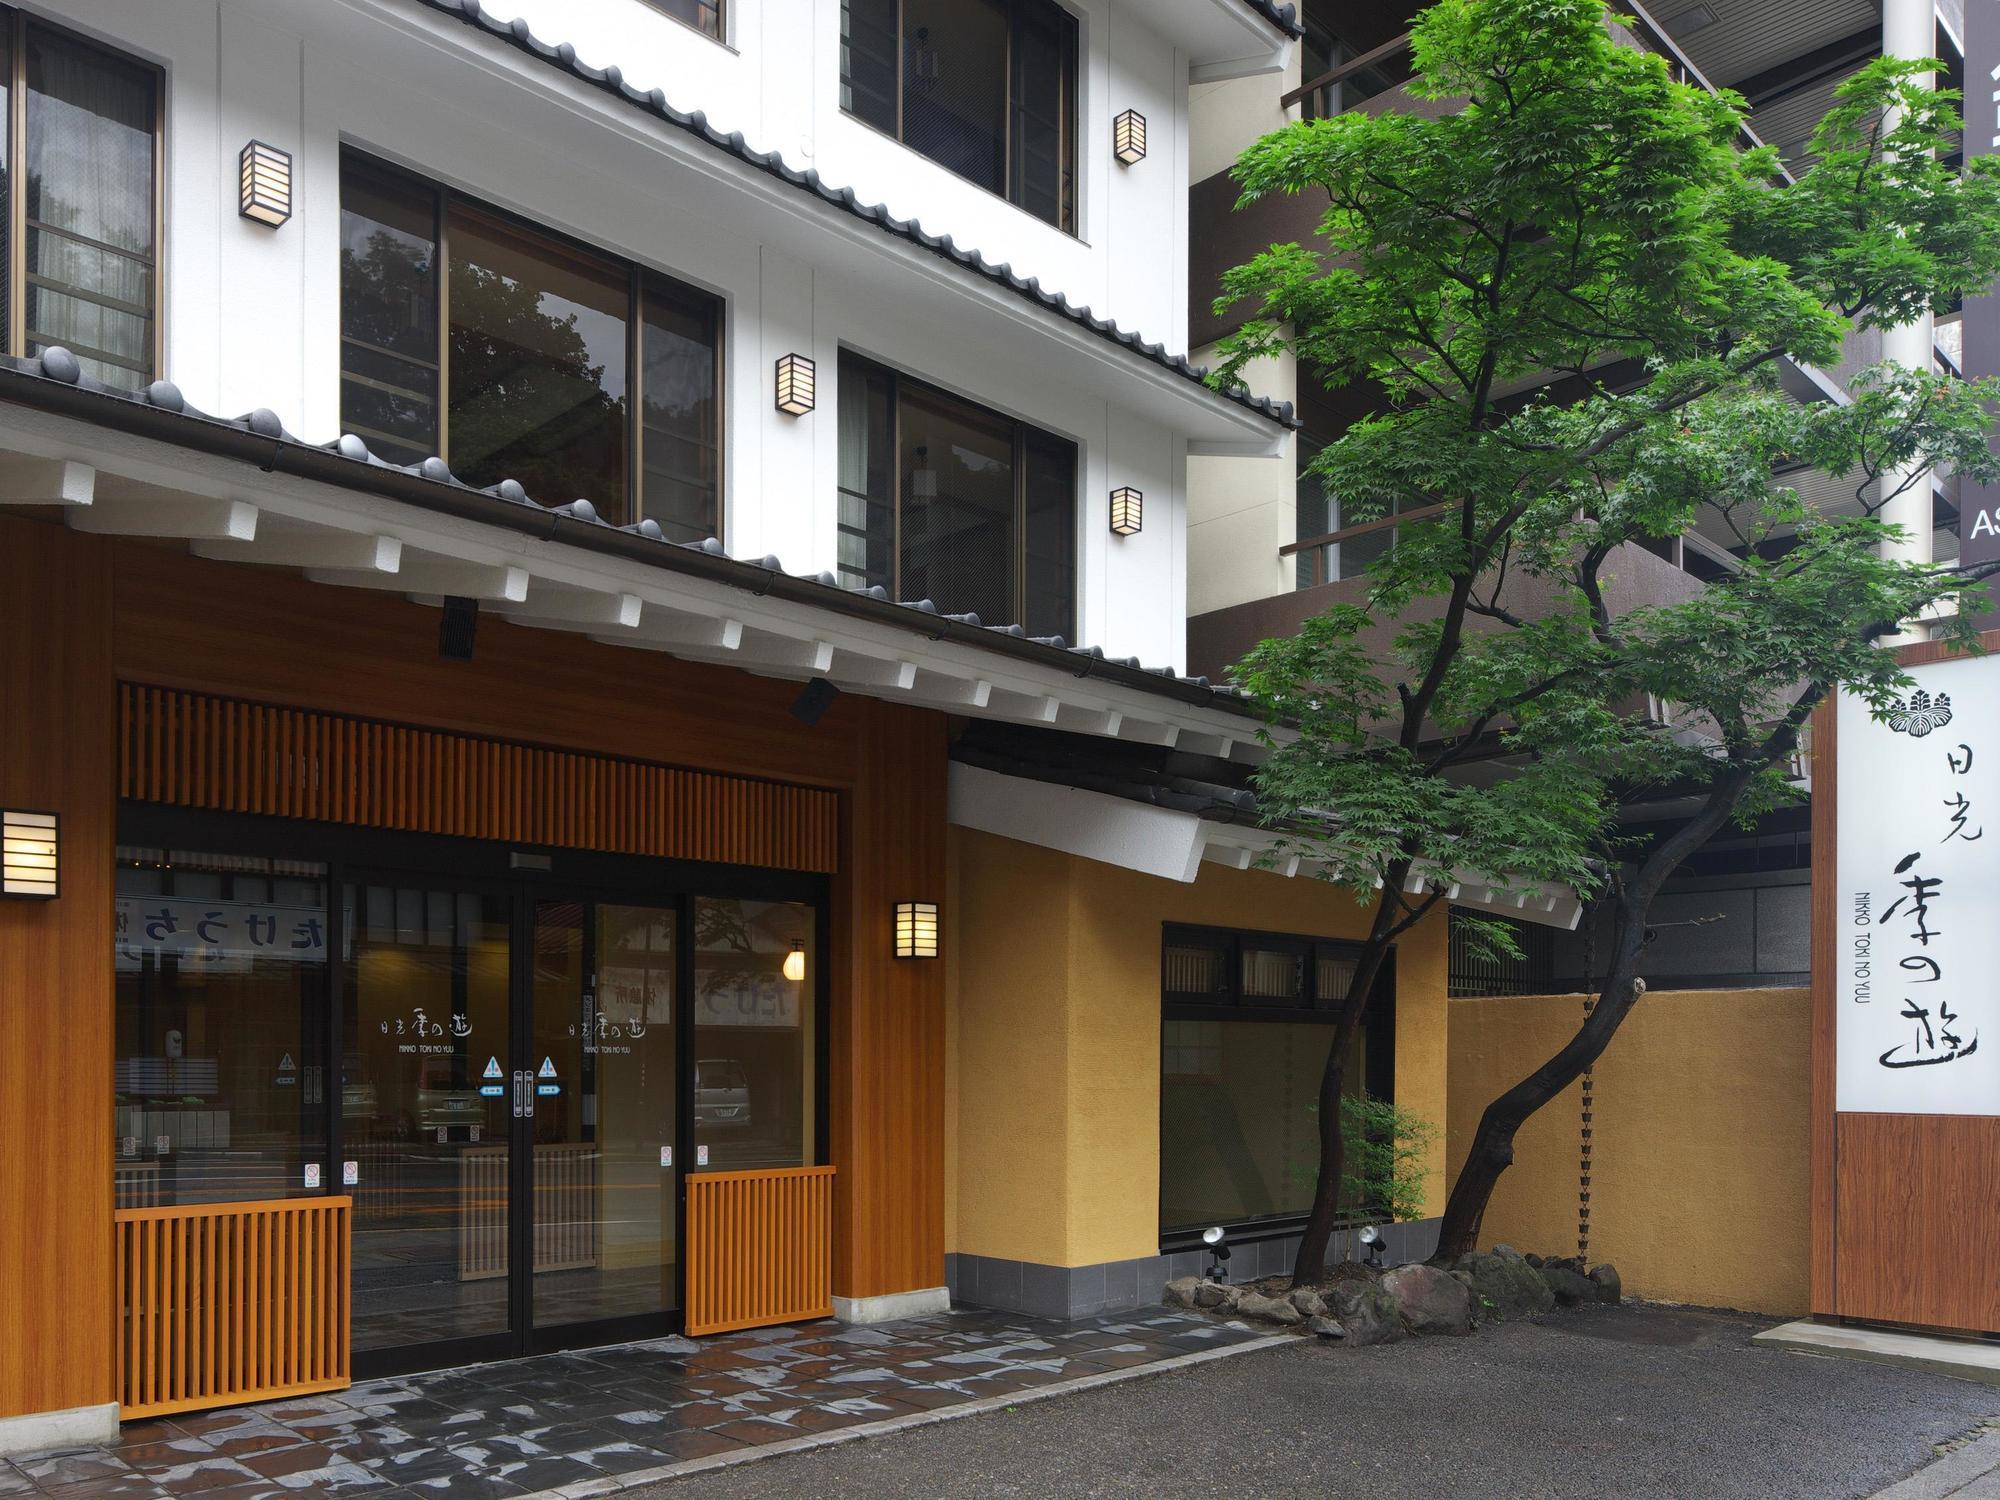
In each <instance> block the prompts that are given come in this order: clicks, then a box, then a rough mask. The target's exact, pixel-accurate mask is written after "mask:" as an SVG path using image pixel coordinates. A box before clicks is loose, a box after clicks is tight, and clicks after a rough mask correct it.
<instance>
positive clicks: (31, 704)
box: [0, 517, 113, 1416]
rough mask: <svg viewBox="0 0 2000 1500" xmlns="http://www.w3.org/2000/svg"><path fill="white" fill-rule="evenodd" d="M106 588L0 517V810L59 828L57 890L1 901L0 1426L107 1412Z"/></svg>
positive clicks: (93, 574)
mask: <svg viewBox="0 0 2000 1500" xmlns="http://www.w3.org/2000/svg"><path fill="white" fill-rule="evenodd" d="M110 577H111V575H110V560H109V557H108V556H107V548H106V545H105V544H104V543H103V542H101V541H99V540H98V539H96V538H91V537H83V536H77V535H75V534H72V533H70V532H67V531H65V530H63V529H62V528H61V527H56V526H49V525H46V524H43V523H38V522H31V521H23V520H20V519H17V518H12V517H0V805H5V806H19V807H31V808H52V809H54V810H55V811H56V812H58V813H60V814H61V816H62V824H61V838H62V843H61V860H62V894H61V895H60V896H58V897H57V898H56V899H55V900H53V901H0V1416H10V1415H13V1414H15V1413H19V1412H36V1411H56V1410H64V1409H67V1408H70V1407H77V1406H93V1405H99V1404H102V1403H104V1402H107V1401H110V1400H112V1399H113V1392H112V1383H111V1376H112V1325H111V1318H112V1312H111V1309H112V1264H111V1198H112V1140H111V1073H112V1068H111V1047H112V1029H111V1025H112V1007H111V982H112V979H111V900H112V896H111V878H112V875H111V870H112V808H113V799H112V765H113V743H112V722H113V719H112V708H113V686H112V674H111V604H110V592H109V591H110Z"/></svg>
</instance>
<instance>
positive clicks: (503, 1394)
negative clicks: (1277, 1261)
mask: <svg viewBox="0 0 2000 1500" xmlns="http://www.w3.org/2000/svg"><path fill="white" fill-rule="evenodd" d="M1259 1340H1260V1335H1258V1334H1256V1333H1252V1332H1250V1331H1249V1330H1247V1329H1242V1328H1235V1327H1229V1326H1225V1325H1222V1324H1217V1323H1213V1322H1210V1321H1208V1320H1206V1319H1198V1318H1194V1317H1190V1316H1187V1315H1184V1314H1180V1313H1173V1312H1168V1311H1165V1310H1164V1309H1160V1308H1149V1309H1143V1310H1140V1311H1136V1312H1126V1313H1107V1314H1103V1315H1100V1316H1097V1317H1093V1318H1082V1319H1077V1320H1075V1321H1071V1322H1053V1321H1049V1320H1044V1319H1037V1318H1029V1317H1024V1316H1022V1315H1020V1314H1016V1313H997V1312H987V1311H983V1310H981V1309H976V1308H974V1309H965V1310H958V1311H953V1312H949V1313H943V1314H939V1315H937V1316H935V1317H928V1318H913V1319H910V1320H908V1321H905V1322H900V1323H893V1324H884V1325H881V1326H878V1327H872V1328H848V1327H845V1326H843V1325H841V1324H839V1323H831V1322H822V1323H812V1324H805V1325H799V1326H794V1327H787V1328H765V1329H756V1330H752V1331H750V1332H747V1333H740V1334H732V1335H727V1336H724V1337H721V1338H711V1339H704V1340H702V1341H700V1342H699V1343H696V1342H693V1341H691V1340H688V1339H681V1338H669V1339H654V1340H649V1341H646V1342H643V1343H636V1344H621V1345H618V1346H616V1347H614V1348H607V1349H591V1350H582V1351H577V1352H572V1353H567V1354H552V1355H544V1356H541V1357H539V1358H534V1359H524V1360H516V1361H511V1362H509V1363H505V1364H490V1365H474V1366H469V1367H467V1368H464V1369H457V1370H443V1371H438V1372H435V1373H432V1374H426V1375H412V1376H400V1377H397V1378H394V1379H387V1380H373V1381H366V1382H363V1383H361V1384H359V1385H355V1386H352V1387H350V1388H349V1389H347V1390H344V1391H340V1392H337V1393H335V1394H333V1395H329V1396H313V1397H307V1398H302V1399H297V1400H291V1401H277V1402H270V1403H266V1404H264V1405H260V1406H244V1407H236V1408H231V1409H227V1410H222V1411H213V1412H199V1413H191V1414H188V1415H185V1416H177V1417H173V1418H171V1419H166V1420H159V1421H149V1422H135V1423H131V1424H129V1425H128V1426H127V1427H126V1428H125V1429H124V1431H123V1432H122V1433H121V1434H120V1437H119V1441H118V1442H117V1444H115V1445H114V1446H111V1447H106V1448H90V1449H82V1450H68V1451H64V1452H59V1453H50V1454H43V1455H32V1456H25V1457H17V1458H15V1459H13V1460H12V1461H0V1496H7V1497H11V1496H17V1495H18V1496H30V1495H50V1496H62V1497H65V1500H109V1497H114V1496H116V1497H121V1500H122V1497H146V1500H158V1497H165V1496H201V1497H202V1500H249V1497H253V1496H289V1495H296V1494H299V1493H310V1494H347V1493H350V1492H353V1493H365V1494H367V1495H369V1496H371V1497H382V1500H388V1497H403V1496H440V1495H442V1496H520V1495H528V1494H535V1493H539V1492H544V1491H548V1490H553V1489H557V1488H561V1487H568V1486H585V1485H591V1484H592V1482H595V1484H594V1485H592V1487H593V1488H594V1489H596V1490H597V1491H599V1492H609V1491H610V1490H611V1489H612V1488H614V1487H615V1484H614V1483H613V1481H616V1480H617V1479H619V1478H620V1477H621V1476H637V1475H640V1474H642V1473H648V1472H649V1471H657V1470H659V1469H661V1468H662V1467H663V1466H665V1465H669V1464H673V1463H675V1462H677V1461H684V1460H689V1459H697V1458H705V1457H708V1456H710V1455H714V1454H721V1453H729V1452H736V1451H741V1450H744V1449H748V1448H754V1447H758V1446H763V1445H769V1444H775V1443H782V1442H787V1441H790V1440H792V1439H797V1438H800V1437H804V1436H808V1435H812V1434H817V1433H825V1432H830V1431H833V1430H835V1429H838V1428H842V1427H851V1426H859V1425H861V1424H864V1423H873V1422H881V1421H885V1420H890V1419H893V1418H896V1417H902V1416H911V1415H914V1414H918V1413H923V1412H928V1411H934V1410H936V1409H938V1408H940V1407H949V1406H954V1405H961V1404H968V1403H971V1402H975V1401H981V1400H984V1399H985V1398H989V1397H994V1396H1005V1395H1009V1394H1013V1393H1017V1392H1023V1391H1029V1390H1032V1389H1035V1388H1038V1387H1042V1386H1047V1385H1053V1384H1057V1383H1060V1382H1064V1381H1071V1380H1076V1379H1078V1378H1080V1377H1084V1376H1090V1375H1098V1374H1103V1373H1105V1372H1109V1371H1117V1370H1130V1369H1134V1368H1137V1367H1140V1366H1144V1365H1149V1364H1156V1363H1159V1362H1160V1361H1162V1360H1167V1359H1172V1358H1175V1357H1177V1356H1181V1355H1187V1354H1192V1353H1200V1352H1203V1351H1206V1350H1211V1349H1221V1348H1226V1347H1228V1346H1230V1345H1232V1344H1239V1343H1249V1342H1255V1341H1259Z"/></svg>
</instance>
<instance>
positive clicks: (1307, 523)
mask: <svg viewBox="0 0 2000 1500" xmlns="http://www.w3.org/2000/svg"><path fill="white" fill-rule="evenodd" d="M1319 446H1320V445H1318V444H1308V443H1307V442H1306V440H1305V439H1304V438H1301V439H1300V440H1299V473H1298V480H1297V484H1296V487H1295V489H1294V491H1293V494H1294V496H1295V500H1296V506H1295V511H1294V514H1295V516H1296V521H1295V524H1294V526H1293V530H1292V540H1293V541H1297V542H1303V541H1305V540H1306V539H1307V538H1309V537H1316V536H1325V535H1326V534H1327V533H1328V532H1329V531H1331V530H1333V518H1334V514H1335V512H1334V507H1333V501H1332V498H1331V497H1330V496H1329V495H1328V494H1327V492H1326V486H1325V485H1324V484H1323V483H1321V481H1320V478H1319V476H1318V475H1317V474H1314V473H1313V472H1312V471H1311V470H1310V469H1308V468H1307V467H1306V466H1307V465H1308V464H1310V463H1311V462H1312V460H1313V459H1314V458H1315V457H1316V456H1317V455H1318V453H1319ZM1292 561H1293V564H1294V565H1295V567H1296V568H1297V578H1296V583H1297V586H1298V587H1299V588H1302V589H1305V588H1311V587H1312V586H1313V585H1314V584H1318V583H1331V582H1332V581H1333V580H1334V577H1335V576H1336V574H1335V571H1334V570H1335V567H1336V563H1337V553H1336V552H1335V550H1334V548H1332V547H1315V548H1313V549H1311V550H1310V551H1306V552H1300V553H1296V554H1294V556H1293V558H1292Z"/></svg>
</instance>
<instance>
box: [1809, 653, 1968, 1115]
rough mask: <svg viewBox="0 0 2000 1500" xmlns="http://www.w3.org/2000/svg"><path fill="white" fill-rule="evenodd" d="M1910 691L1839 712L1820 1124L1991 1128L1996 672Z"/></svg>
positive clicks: (1856, 702)
mask: <svg viewBox="0 0 2000 1500" xmlns="http://www.w3.org/2000/svg"><path fill="white" fill-rule="evenodd" d="M1910 675H1911V676H1912V677H1913V678H1914V679H1915V686H1914V687H1913V688H1912V689H1911V690H1910V691H1909V692H1907V693H1906V694H1904V695H1903V697H1901V698H1900V699H1899V700H1898V701H1897V703H1896V706H1895V709H1894V711H1893V712H1891V713H1890V714H1889V715H1888V716H1887V717H1886V718H1883V719H1877V718H1875V717H1874V716H1873V715H1872V714H1871V713H1870V712H1869V710H1868V708H1867V705H1865V704H1864V703H1862V702H1861V700H1860V699H1858V698H1855V697H1853V696H1852V695H1850V694H1847V693H1842V694H1841V695H1840V699H1839V705H1838V710H1837V712H1838V715H1839V719H1838V730H1837V735H1836V739H1837V743H1838V752H1839V757H1840V772H1839V776H1838V777H1837V779H1836V785H1837V787H1838V804H1839V805H1838V812H1839V824H1838V826H1839V847H1838V849H1837V850H1836V851H1835V881H1836V888H1835V892H1834V903H1833V910H1834V918H1833V919H1834V942H1833V949H1832V951H1833V955H1834V976H1833V978H1834V1001H1835V1016H1836V1023H1835V1028H1834V1049H1835V1058H1836V1062H1837V1066H1836V1076H1835V1101H1834V1108H1835V1109H1836V1110H1840V1111H1847V1112H1858V1113H1869V1114H1917V1115H2000V987H1996V986H1995V984H1994V976H1995V975H2000V913H1996V911H1995V897H1996V895H2000V657H1994V656H1987V657H1973V658H1959V659H1957V660H1953V661H1943V662H1933V663H1930V664H1928V665H1925V666H1919V667H1912V668H1911V669H1910ZM1989 827H1990V829H1991V832H1990V833H1989V832H1988V829H1989Z"/></svg>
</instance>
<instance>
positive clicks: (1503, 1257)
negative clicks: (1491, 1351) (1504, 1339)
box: [1452, 1245, 1556, 1320]
mask: <svg viewBox="0 0 2000 1500" xmlns="http://www.w3.org/2000/svg"><path fill="white" fill-rule="evenodd" d="M1452 1269H1453V1270H1456V1271H1463V1272H1465V1274H1466V1275H1467V1277H1468V1278H1470V1281H1471V1291H1472V1300H1473V1309H1474V1312H1475V1314H1476V1315H1477V1316H1478V1317H1480V1318H1482V1319H1484V1318H1494V1319H1499V1320H1504V1319H1507V1318H1532V1317H1535V1316H1538V1315H1539V1314H1541V1313H1545V1312H1547V1311H1549V1310H1550V1309H1551V1308H1553V1307H1554V1306H1555V1305H1556V1298H1555V1293H1553V1292H1551V1291H1550V1290H1549V1284H1548V1283H1547V1282H1546V1281H1544V1280H1543V1279H1542V1273H1541V1272H1539V1271H1537V1270H1535V1269H1534V1267H1532V1266H1530V1265H1529V1264H1528V1263H1527V1261H1526V1260H1524V1259H1523V1258H1522V1257H1521V1254H1520V1252H1519V1251H1517V1250H1513V1249H1510V1248H1509V1247H1507V1246H1505V1245H1495V1246H1494V1247H1493V1249H1492V1250H1491V1251H1485V1252H1482V1251H1477V1250H1475V1251H1473V1252H1472V1254H1470V1255H1464V1256H1460V1257H1459V1260H1458V1264H1457V1265H1456V1266H1454V1267H1453V1268H1452Z"/></svg>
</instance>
